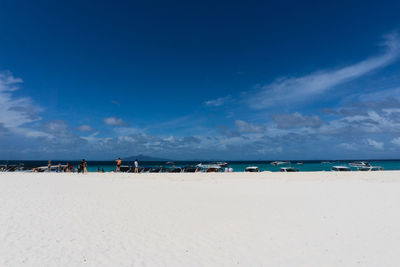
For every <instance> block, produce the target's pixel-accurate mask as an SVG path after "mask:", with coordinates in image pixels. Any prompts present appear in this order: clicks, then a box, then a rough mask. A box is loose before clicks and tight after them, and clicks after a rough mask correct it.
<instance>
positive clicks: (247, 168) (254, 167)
mask: <svg viewBox="0 0 400 267" xmlns="http://www.w3.org/2000/svg"><path fill="white" fill-rule="evenodd" d="M244 171H245V172H259V171H260V169H259V168H258V167H257V166H249V167H246V169H244Z"/></svg>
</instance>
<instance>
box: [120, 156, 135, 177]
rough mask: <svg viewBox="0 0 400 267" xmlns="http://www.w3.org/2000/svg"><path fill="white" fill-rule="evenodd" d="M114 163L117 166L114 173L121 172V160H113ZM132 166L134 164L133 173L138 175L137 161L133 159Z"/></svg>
mask: <svg viewBox="0 0 400 267" xmlns="http://www.w3.org/2000/svg"><path fill="white" fill-rule="evenodd" d="M115 162H116V164H117V166H116V168H115V172H121V164H122V160H121V158H117V159H116V160H115ZM133 164H134V167H135V168H134V172H135V173H139V161H138V160H137V159H135V162H134V163H133Z"/></svg>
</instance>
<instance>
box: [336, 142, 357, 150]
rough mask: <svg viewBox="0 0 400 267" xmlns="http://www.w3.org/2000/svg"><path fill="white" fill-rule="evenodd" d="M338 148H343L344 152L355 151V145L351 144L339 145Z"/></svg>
mask: <svg viewBox="0 0 400 267" xmlns="http://www.w3.org/2000/svg"><path fill="white" fill-rule="evenodd" d="M339 147H341V148H344V149H346V150H357V145H356V144H351V143H341V144H339Z"/></svg>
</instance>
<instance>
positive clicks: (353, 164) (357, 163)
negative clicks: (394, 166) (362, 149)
mask: <svg viewBox="0 0 400 267" xmlns="http://www.w3.org/2000/svg"><path fill="white" fill-rule="evenodd" d="M349 165H350V166H351V167H358V168H360V167H370V166H371V165H370V164H369V163H368V162H365V161H355V162H350V163H349Z"/></svg>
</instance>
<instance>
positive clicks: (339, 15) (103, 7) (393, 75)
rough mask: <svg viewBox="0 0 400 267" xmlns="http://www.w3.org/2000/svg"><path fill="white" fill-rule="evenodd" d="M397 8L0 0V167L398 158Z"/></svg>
mask: <svg viewBox="0 0 400 267" xmlns="http://www.w3.org/2000/svg"><path fill="white" fill-rule="evenodd" d="M399 10H400V2H399V1H385V2H382V1H333V2H332V3H328V2H326V1H234V2H233V1H198V2H193V1H19V0H12V1H3V0H0V146H1V148H0V158H2V159H48V158H58V159H61V158H64V159H76V158H82V157H86V158H89V159H110V158H114V157H117V156H121V157H124V156H130V155H137V154H146V155H151V156H157V157H164V158H172V159H207V158H213V159H216V158H219V159H225V160H231V159H295V158H296V159H329V158H399V152H400V72H399V70H400V35H399V30H400V16H399Z"/></svg>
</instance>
